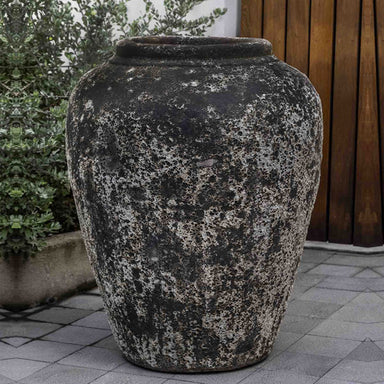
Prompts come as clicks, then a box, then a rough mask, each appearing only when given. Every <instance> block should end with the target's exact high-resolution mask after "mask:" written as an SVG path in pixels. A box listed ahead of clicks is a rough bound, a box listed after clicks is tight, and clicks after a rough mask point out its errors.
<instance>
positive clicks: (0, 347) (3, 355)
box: [0, 342, 16, 360]
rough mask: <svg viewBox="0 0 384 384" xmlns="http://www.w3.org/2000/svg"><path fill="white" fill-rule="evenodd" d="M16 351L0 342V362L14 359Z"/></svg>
mask: <svg viewBox="0 0 384 384" xmlns="http://www.w3.org/2000/svg"><path fill="white" fill-rule="evenodd" d="M15 350H16V348H15V347H13V346H11V345H8V344H5V343H2V342H0V360H2V359H9V358H11V357H14V353H15Z"/></svg>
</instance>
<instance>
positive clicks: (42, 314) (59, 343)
mask: <svg viewBox="0 0 384 384" xmlns="http://www.w3.org/2000/svg"><path fill="white" fill-rule="evenodd" d="M383 276H384V255H382V256H367V255H365V256H362V255H357V254H342V253H335V252H329V251H327V252H325V251H316V250H306V251H305V253H304V256H303V260H302V263H301V265H300V270H299V273H298V275H297V279H296V284H295V288H294V291H293V294H292V297H291V300H290V304H289V306H288V311H287V314H286V316H285V318H284V321H283V323H282V325H281V329H280V334H279V336H278V339H277V341H276V344H275V346H274V349H273V352H272V354H271V355H270V356H269V358H268V359H267V360H265V361H264V362H263V363H261V364H258V365H254V366H251V367H248V368H245V369H241V370H238V371H233V372H228V373H218V374H215V373H211V374H183V375H181V374H165V373H159V372H153V371H149V370H146V369H142V368H139V367H136V366H134V365H132V364H130V363H128V362H126V361H125V360H124V358H123V357H122V355H121V354H120V352H119V351H118V349H117V347H116V345H115V343H114V340H113V338H112V336H111V332H110V329H109V325H108V323H107V320H106V316H105V313H104V312H103V304H102V301H101V298H100V296H99V295H98V291H97V289H94V290H91V291H88V292H85V293H81V294H78V295H76V296H73V297H71V298H69V299H66V300H64V301H61V302H58V303H56V304H53V305H46V306H41V307H38V308H34V309H30V310H27V311H23V312H19V313H12V312H7V311H5V310H1V309H0V340H1V341H0V384H7V383H15V382H19V383H25V384H87V383H95V384H162V383H166V384H182V383H184V384H186V383H202V384H236V383H241V384H277V383H279V384H312V383H317V384H347V383H384V277H383Z"/></svg>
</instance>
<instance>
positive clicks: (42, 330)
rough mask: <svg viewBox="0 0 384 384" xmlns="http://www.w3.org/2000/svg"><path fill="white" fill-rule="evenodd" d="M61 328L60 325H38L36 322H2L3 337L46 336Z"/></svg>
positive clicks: (0, 330) (0, 326)
mask: <svg viewBox="0 0 384 384" xmlns="http://www.w3.org/2000/svg"><path fill="white" fill-rule="evenodd" d="M58 328H60V325H58V324H49V323H38V322H34V321H24V320H23V321H8V320H7V321H2V322H1V323H0V332H1V337H30V338H36V337H40V336H43V335H46V334H47V333H49V332H52V331H54V330H55V329H58Z"/></svg>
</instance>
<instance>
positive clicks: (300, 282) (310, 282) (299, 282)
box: [295, 273, 326, 288]
mask: <svg viewBox="0 0 384 384" xmlns="http://www.w3.org/2000/svg"><path fill="white" fill-rule="evenodd" d="M325 278H326V276H324V275H314V274H313V273H298V274H297V275H296V279H295V286H298V287H308V288H310V287H313V286H315V285H316V284H319V283H320V282H321V281H323V280H324V279H325Z"/></svg>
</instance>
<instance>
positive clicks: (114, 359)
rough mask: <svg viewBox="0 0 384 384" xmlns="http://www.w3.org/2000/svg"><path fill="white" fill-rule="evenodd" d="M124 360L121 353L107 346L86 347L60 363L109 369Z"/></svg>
mask: <svg viewBox="0 0 384 384" xmlns="http://www.w3.org/2000/svg"><path fill="white" fill-rule="evenodd" d="M124 362H125V360H124V358H123V356H122V354H121V353H120V352H118V351H113V350H111V349H107V348H96V347H86V348H84V349H81V350H80V351H77V352H75V353H73V354H72V355H69V356H67V357H65V358H64V359H62V360H60V361H59V363H60V364H64V365H73V366H76V367H84V368H96V369H103V370H105V371H110V370H112V369H114V368H116V367H118V366H119V365H121V364H123V363H124Z"/></svg>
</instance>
